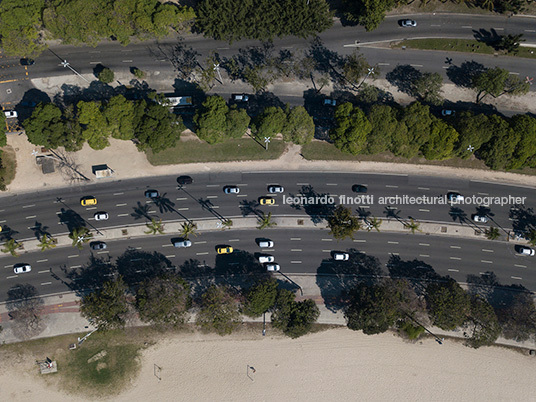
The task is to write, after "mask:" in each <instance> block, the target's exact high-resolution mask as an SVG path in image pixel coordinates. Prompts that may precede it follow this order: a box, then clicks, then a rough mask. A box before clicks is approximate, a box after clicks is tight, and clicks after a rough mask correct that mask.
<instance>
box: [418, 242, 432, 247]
mask: <svg viewBox="0 0 536 402" xmlns="http://www.w3.org/2000/svg"><path fill="white" fill-rule="evenodd" d="M419 246H425V247H430V244H429V243H419Z"/></svg>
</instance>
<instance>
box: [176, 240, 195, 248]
mask: <svg viewBox="0 0 536 402" xmlns="http://www.w3.org/2000/svg"><path fill="white" fill-rule="evenodd" d="M173 246H174V247H178V248H186V247H192V242H191V241H190V240H178V241H175V242H173Z"/></svg>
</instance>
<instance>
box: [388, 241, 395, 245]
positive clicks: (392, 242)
mask: <svg viewBox="0 0 536 402" xmlns="http://www.w3.org/2000/svg"><path fill="white" fill-rule="evenodd" d="M387 244H398V242H397V241H388V242H387Z"/></svg>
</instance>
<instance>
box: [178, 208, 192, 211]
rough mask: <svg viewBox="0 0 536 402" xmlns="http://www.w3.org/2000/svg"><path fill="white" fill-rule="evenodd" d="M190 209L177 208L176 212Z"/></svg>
mask: <svg viewBox="0 0 536 402" xmlns="http://www.w3.org/2000/svg"><path fill="white" fill-rule="evenodd" d="M189 209H190V208H178V209H177V211H188V210H189Z"/></svg>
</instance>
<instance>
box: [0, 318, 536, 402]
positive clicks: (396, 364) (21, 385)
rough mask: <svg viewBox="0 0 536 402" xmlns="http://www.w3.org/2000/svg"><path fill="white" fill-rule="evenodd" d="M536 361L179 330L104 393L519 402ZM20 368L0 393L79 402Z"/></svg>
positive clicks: (130, 397) (394, 341)
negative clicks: (121, 384) (125, 385)
mask: <svg viewBox="0 0 536 402" xmlns="http://www.w3.org/2000/svg"><path fill="white" fill-rule="evenodd" d="M155 364H156V365H158V366H159V367H161V369H162V370H161V373H160V376H161V380H158V379H157V378H156V377H155V375H154V365H155ZM535 364H536V358H534V357H530V356H528V355H523V354H521V353H520V352H517V351H512V350H508V349H503V348H497V347H494V348H481V349H478V350H474V349H470V348H467V347H465V346H462V345H461V344H460V343H457V342H454V341H449V340H447V341H446V342H444V344H443V345H439V344H437V343H436V342H434V341H433V340H423V341H422V342H418V343H415V344H412V343H408V342H406V341H404V340H402V339H400V338H398V337H396V336H394V335H392V334H382V335H376V336H365V335H363V334H361V333H359V332H354V331H350V330H348V329H346V328H340V329H334V330H329V331H325V332H320V333H316V334H312V335H307V336H305V337H302V338H299V339H297V340H292V339H288V338H284V337H279V336H276V337H271V336H269V335H268V336H267V337H265V338H262V336H260V335H259V336H258V337H256V336H255V335H244V334H237V335H232V336H229V337H223V338H222V337H219V336H217V335H200V334H181V335H177V336H173V337H170V338H167V339H165V340H163V341H161V342H159V343H158V344H156V345H154V346H152V347H150V348H149V349H147V350H145V352H144V354H143V357H142V367H141V371H140V374H139V376H138V378H137V379H136V380H134V381H133V384H132V386H131V387H130V388H129V389H127V390H126V391H124V392H123V393H122V394H120V395H119V396H116V397H114V398H111V399H113V400H117V401H144V402H146V401H251V400H262V401H283V400H292V401H334V400H337V401H352V400H353V401H355V400H367V401H394V400H402V401H406V400H426V401H450V400H457V401H497V400H516V401H522V400H526V401H528V400H534V395H536V383H535V379H536V375H535V374H534V366H535ZM248 365H249V366H250V367H254V368H255V372H253V371H252V370H249V371H248V369H247V366H248ZM19 366H22V365H16V366H15V369H14V370H11V371H7V370H1V371H0V395H2V397H0V399H3V400H10V401H34V400H35V401H37V400H41V401H42V400H55V401H59V402H61V401H68V400H70V401H74V400H83V399H82V398H80V399H79V398H76V397H75V398H73V397H72V396H67V395H65V394H61V393H60V392H58V391H56V390H55V389H54V388H53V387H47V386H46V385H45V383H44V382H43V381H41V380H39V381H35V379H34V378H33V376H32V375H31V374H28V372H26V374H23V375H21V373H20V369H21V367H19ZM247 372H248V373H249V376H248V375H247ZM4 398H7V399H4Z"/></svg>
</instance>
